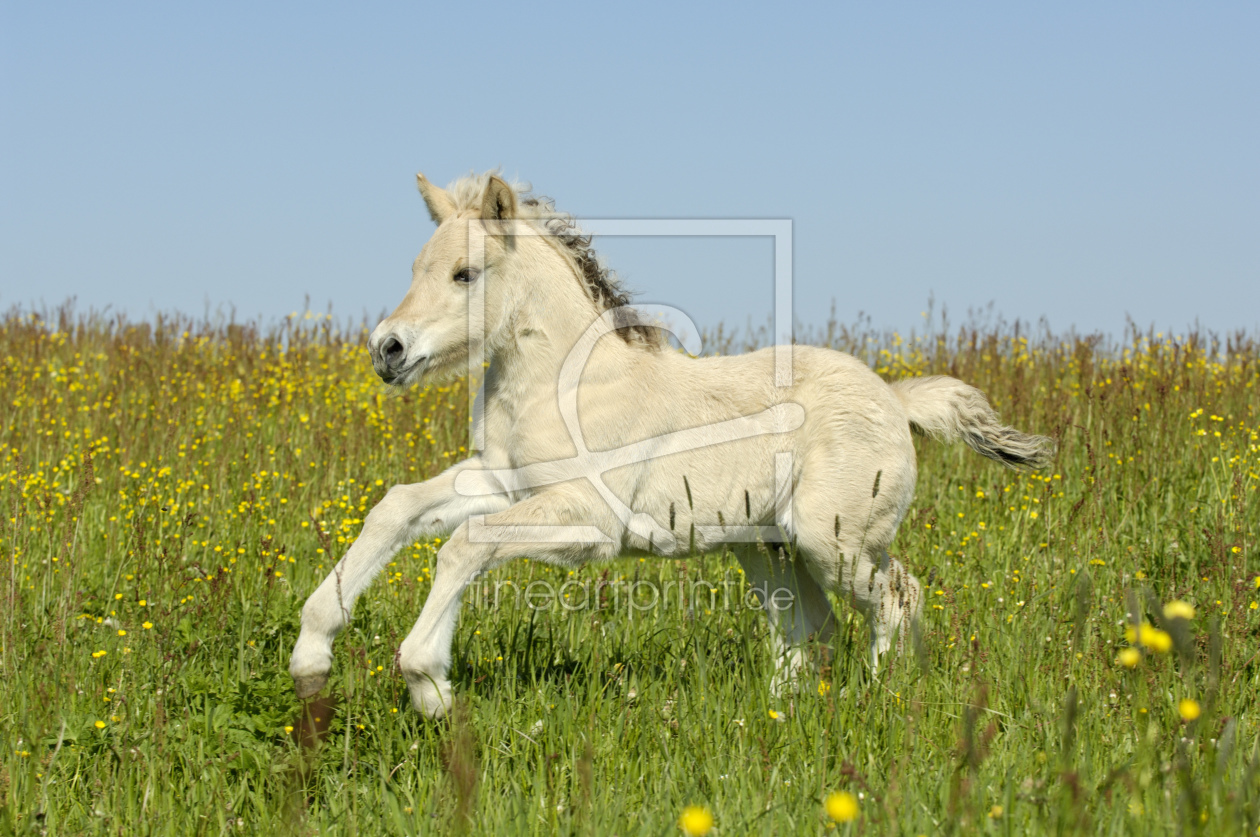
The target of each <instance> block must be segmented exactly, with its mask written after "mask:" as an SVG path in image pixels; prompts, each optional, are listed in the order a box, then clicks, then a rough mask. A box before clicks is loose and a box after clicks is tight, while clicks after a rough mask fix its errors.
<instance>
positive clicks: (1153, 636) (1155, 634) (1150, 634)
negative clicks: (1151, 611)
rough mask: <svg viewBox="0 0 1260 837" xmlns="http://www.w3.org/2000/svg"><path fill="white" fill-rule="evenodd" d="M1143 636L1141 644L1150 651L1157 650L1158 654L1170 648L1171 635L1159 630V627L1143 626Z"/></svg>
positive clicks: (1164, 652) (1166, 651)
mask: <svg viewBox="0 0 1260 837" xmlns="http://www.w3.org/2000/svg"><path fill="white" fill-rule="evenodd" d="M1145 627H1146V630H1145V631H1144V634H1145V636H1143V637H1142V638H1141V639H1142V644H1143V645H1145V646H1146V647H1147V648H1149V649H1151V650H1152V651H1158V652H1159V653H1160V654H1167V653H1168V652H1169V651H1171V650H1172V637H1171V636H1169V635H1168V632H1167V631H1161V630H1160V629H1159V628H1152V627H1150V626H1149V625H1147V626H1145Z"/></svg>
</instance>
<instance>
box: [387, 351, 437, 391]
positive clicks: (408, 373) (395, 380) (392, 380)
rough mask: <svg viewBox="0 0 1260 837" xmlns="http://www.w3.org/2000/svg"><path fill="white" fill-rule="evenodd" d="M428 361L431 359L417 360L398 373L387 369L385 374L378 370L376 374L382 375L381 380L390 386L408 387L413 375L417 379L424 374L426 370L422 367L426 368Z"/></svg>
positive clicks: (422, 358) (421, 358)
mask: <svg viewBox="0 0 1260 837" xmlns="http://www.w3.org/2000/svg"><path fill="white" fill-rule="evenodd" d="M428 360H429V359H428V358H427V357H420V358H416V360H414V361H413V362H411V363H409V364H407V365H406V366H404V367H403V368H402V369H399V370H397V371H393V370H389V369H387V370H385V371H383V372H382V371H380V370H377V373H376V374H377V375H380V377H381V380H382V381H384V382H385V383H387V384H389V385H390V386H399V387H401V386H406V385H407V383H408V379H410V378H412V375H413V373H416V374H415V377H417V378H418V377H420V375H421V374H423V372H424V370H423V368H422V367H424V366H425V364H426V363H427V362H428Z"/></svg>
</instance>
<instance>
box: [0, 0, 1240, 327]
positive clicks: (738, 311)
mask: <svg viewBox="0 0 1260 837" xmlns="http://www.w3.org/2000/svg"><path fill="white" fill-rule="evenodd" d="M1256 43H1260V6H1257V5H1255V4H1243V3H1215V4H1211V5H1207V4H1197V5H1192V4H1172V3H1127V2H1108V3H1060V4H1047V5H1044V6H1042V7H1034V6H1032V5H1031V4H1012V3H992V4H977V3H955V4H939V3H938V4H926V3H924V4H915V3H884V4H869V3H864V4H851V3H842V4H833V5H829V6H821V5H820V6H789V7H776V8H773V9H771V8H769V7H768V6H765V5H758V6H745V5H739V4H727V5H724V6H721V7H717V6H714V7H712V8H711V9H695V8H687V7H684V6H683V4H668V5H651V4H617V6H616V8H613V9H599V8H595V7H590V8H584V7H579V6H564V5H563V4H561V5H556V4H550V5H548V4H520V3H518V4H510V5H503V6H496V5H493V4H484V3H478V4H463V5H461V4H442V5H441V6H435V7H433V8H428V7H426V6H425V5H421V4H405V5H404V4H397V5H391V4H356V5H354V6H353V7H352V6H350V5H349V4H346V5H344V6H331V5H317V4H310V3H304V4H291V5H284V4H233V3H218V4H203V5H202V6H200V7H193V6H191V5H189V4H170V3H162V4H152V5H143V4H131V3H121V4H86V3H84V4H62V3H45V4H26V5H25V6H24V7H23V6H22V5H20V4H16V3H7V4H4V5H3V6H2V7H0V79H2V81H0V113H2V114H3V119H2V125H0V306H2V307H8V306H10V305H14V304H25V305H30V304H40V303H41V302H42V303H47V304H56V303H58V302H60V301H62V300H64V299H65V298H67V297H71V296H73V297H76V298H77V299H78V301H79V304H80V306H81V307H87V306H95V307H97V308H101V307H104V306H107V305H108V306H112V308H113V309H114V310H123V311H126V312H128V313H130V314H133V315H137V316H144V315H147V314H149V313H151V312H153V311H155V310H170V309H179V310H182V311H186V312H190V313H194V314H200V313H202V312H203V311H205V310H206V307H207V305H208V306H210V307H211V308H223V307H225V306H233V307H234V308H235V310H236V311H237V316H238V317H242V316H253V315H262V316H264V317H279V316H284V315H285V314H288V313H289V312H290V311H293V310H297V309H301V308H302V306H303V301H304V299H305V297H307V296H308V295H309V297H310V299H311V302H312V306H313V307H315V308H317V309H321V310H322V309H323V308H324V307H325V306H327V305H328V304H329V303H331V304H332V307H333V310H334V311H335V312H336V313H338V314H340V315H346V316H361V315H364V314H366V315H367V316H369V317H375V316H376V315H377V314H379V313H381V312H382V311H384V310H386V309H388V308H392V307H393V305H395V304H396V303H397V301H398V300H399V299H401V297H402V294H403V293H404V292H405V290H406V286H407V283H408V280H409V267H410V263H411V260H412V258H413V257H414V255H415V253H416V252H417V251H418V250H419V248H420V246H421V245H422V244H423V243H424V241H425V240H426V239H427V237H428V235H429V234H430V232H431V231H432V224H431V222H430V221H429V220H428V217H427V215H426V214H425V211H424V207H423V204H422V203H421V201H420V199H419V197H418V196H417V194H416V192H415V187H414V178H413V175H414V173H415V172H416V171H424V172H425V173H426V175H428V176H429V177H430V179H432V180H434V181H436V182H439V183H444V182H447V181H449V180H450V179H452V178H454V177H456V176H458V175H460V174H462V173H465V172H467V171H469V170H472V169H477V170H482V169H486V168H492V167H501V168H502V169H503V171H504V172H505V173H506V174H507V175H509V176H517V177H520V178H521V179H523V180H529V181H531V182H532V183H533V184H534V186H535V187H536V189H537V190H538V191H540V192H543V193H545V194H547V195H550V196H552V197H554V198H555V199H556V200H557V203H558V205H559V206H560V207H561V208H562V209H566V210H568V211H571V212H574V213H576V214H578V215H579V216H581V215H585V216H588V217H625V218H637V217H649V218H663V217H664V218H668V217H702V218H709V217H718V218H724V217H740V218H750V217H751V218H758V217H768V218H791V219H793V221H794V231H795V248H794V258H795V267H796V270H795V287H796V300H795V305H796V313H797V316H798V318H800V319H802V320H805V321H806V322H814V323H817V322H821V321H822V320H823V319H825V317H826V315H827V312H828V310H829V309H830V307H831V304H832V301H833V300H834V301H835V305H836V309H837V315H838V317H839V318H840V319H841V320H842V321H851V320H853V318H854V317H855V316H856V315H857V314H858V312H859V311H862V312H866V313H867V314H869V315H870V316H871V318H872V321H873V323H874V324H875V325H877V326H887V327H893V328H898V329H902V330H906V329H909V328H911V327H914V326H915V325H916V324H918V323H920V322H921V320H920V319H919V317H920V312H921V311H923V310H924V308H925V307H926V303H927V300H928V298H929V296H930V295H932V296H934V297H935V299H936V300H937V302H938V304H940V303H943V304H945V305H947V306H948V307H949V309H950V310H951V312H952V313H953V318H954V319H955V320H957V319H958V318H959V316H961V315H962V314H964V313H965V311H966V310H967V309H968V308H980V307H983V306H986V305H988V304H989V303H992V304H993V306H994V309H995V310H996V311H997V312H999V313H1001V314H1002V315H1003V316H1005V317H1007V318H1008V319H1012V318H1017V317H1018V318H1022V319H1025V320H1031V321H1036V320H1038V319H1039V318H1040V317H1043V316H1044V317H1046V318H1047V319H1048V320H1049V322H1050V324H1051V326H1052V327H1054V328H1055V329H1060V330H1062V329H1066V328H1068V327H1070V326H1075V327H1076V328H1077V329H1079V330H1083V331H1092V330H1102V331H1107V332H1111V333H1113V334H1114V333H1117V332H1119V331H1120V330H1121V329H1122V328H1123V325H1124V322H1125V318H1126V316H1130V317H1132V318H1133V319H1134V320H1136V321H1137V322H1138V323H1140V324H1143V325H1148V324H1153V325H1155V326H1156V327H1157V328H1159V329H1165V330H1174V331H1176V330H1183V329H1184V328H1185V327H1186V326H1187V325H1188V324H1189V323H1191V322H1193V321H1194V320H1195V319H1196V318H1197V319H1198V320H1199V321H1200V322H1201V323H1202V324H1203V325H1204V326H1206V327H1209V328H1213V329H1217V330H1231V329H1236V328H1248V329H1255V328H1257V326H1258V325H1260V155H1258V154H1257V152H1256V149H1257V148H1260V50H1257V49H1256V48H1255V44H1256ZM601 252H603V253H605V255H606V258H607V259H608V261H609V262H610V263H611V264H612V266H613V267H615V268H617V269H618V270H619V271H620V272H621V273H622V274H623V276H624V277H625V278H626V281H627V283H628V284H629V285H630V286H631V287H633V288H635V289H637V290H638V291H640V292H641V293H640V298H641V299H643V300H644V301H651V302H662V303H669V304H674V305H677V306H679V307H681V308H683V309H684V310H687V311H688V312H689V313H691V314H692V316H693V317H694V318H695V319H696V320H697V321H698V322H700V323H702V324H710V325H711V324H713V323H716V322H718V321H720V320H721V321H726V322H727V323H728V324H737V325H739V324H743V323H745V322H747V321H749V320H750V319H751V320H752V321H754V322H757V323H761V322H764V321H765V320H766V318H767V317H768V316H769V313H770V311H771V302H772V292H771V286H770V280H771V276H772V273H771V269H772V252H771V246H770V243H769V240H768V239H753V240H744V241H736V240H724V239H689V240H672V241H667V240H661V239H642V240H628V239H620V240H609V241H608V242H606V243H604V244H603V245H602V246H601Z"/></svg>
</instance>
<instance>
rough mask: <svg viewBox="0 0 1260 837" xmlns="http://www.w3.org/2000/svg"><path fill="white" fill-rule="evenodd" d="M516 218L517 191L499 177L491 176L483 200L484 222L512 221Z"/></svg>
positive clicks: (482, 214) (482, 215) (482, 213)
mask: <svg viewBox="0 0 1260 837" xmlns="http://www.w3.org/2000/svg"><path fill="white" fill-rule="evenodd" d="M515 217H516V190H515V189H513V188H512V187H511V186H509V185H507V184H506V183H504V182H503V181H502V180H501V179H500V178H499V177H498V176H496V175H493V174H492V175H490V179H489V180H488V181H487V182H486V194H485V196H483V197H482V199H481V218H482V220H483V221H511V220H512V219H513V218H515Z"/></svg>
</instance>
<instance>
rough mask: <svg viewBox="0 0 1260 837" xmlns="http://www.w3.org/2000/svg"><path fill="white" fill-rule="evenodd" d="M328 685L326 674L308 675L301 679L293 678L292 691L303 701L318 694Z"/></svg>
mask: <svg viewBox="0 0 1260 837" xmlns="http://www.w3.org/2000/svg"><path fill="white" fill-rule="evenodd" d="M327 685H328V674H327V673H326V672H325V673H324V674H308V675H304V676H301V677H294V678H293V691H295V692H297V696H298V697H299V698H300V699H302V700H305V699H306V698H308V697H313V696H314V695H317V694H319V692H320V690H321V689H323V688H324V687H325V686H327Z"/></svg>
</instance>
